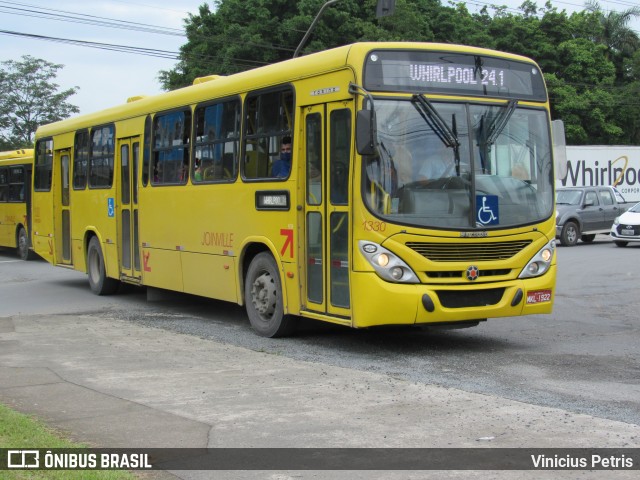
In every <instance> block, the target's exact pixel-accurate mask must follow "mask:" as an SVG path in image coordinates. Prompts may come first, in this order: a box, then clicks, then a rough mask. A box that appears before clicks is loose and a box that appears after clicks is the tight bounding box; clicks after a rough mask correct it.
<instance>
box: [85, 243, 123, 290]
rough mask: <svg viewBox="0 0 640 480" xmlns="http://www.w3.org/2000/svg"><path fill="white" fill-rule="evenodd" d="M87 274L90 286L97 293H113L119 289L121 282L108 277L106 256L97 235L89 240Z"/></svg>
mask: <svg viewBox="0 0 640 480" xmlns="http://www.w3.org/2000/svg"><path fill="white" fill-rule="evenodd" d="M87 274H88V276H89V286H90V287H91V291H92V292H93V293H95V294H96V295H111V294H112V293H115V292H116V290H118V285H119V284H120V282H119V281H118V280H115V279H113V278H109V277H107V272H106V269H105V266H104V256H103V255H102V249H101V248H100V241H99V240H98V238H97V237H93V238H92V239H91V240H89V247H88V248H87Z"/></svg>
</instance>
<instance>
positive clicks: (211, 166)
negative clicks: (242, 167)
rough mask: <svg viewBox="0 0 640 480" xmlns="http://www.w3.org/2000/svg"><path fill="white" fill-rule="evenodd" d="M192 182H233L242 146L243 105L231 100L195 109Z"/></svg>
mask: <svg viewBox="0 0 640 480" xmlns="http://www.w3.org/2000/svg"><path fill="white" fill-rule="evenodd" d="M195 116H196V121H195V129H196V135H195V142H194V143H195V144H194V162H193V165H192V167H191V168H192V172H191V181H192V182H193V183H201V182H219V181H225V182H228V181H233V180H234V179H235V178H236V173H237V157H238V147H239V143H240V102H239V100H231V101H227V102H223V103H218V104H215V105H209V106H204V107H199V108H197V109H196V113H195Z"/></svg>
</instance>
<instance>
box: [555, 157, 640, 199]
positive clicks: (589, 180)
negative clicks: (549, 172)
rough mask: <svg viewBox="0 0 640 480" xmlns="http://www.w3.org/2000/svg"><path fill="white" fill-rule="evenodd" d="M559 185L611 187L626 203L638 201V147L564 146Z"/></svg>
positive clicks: (639, 179) (639, 165)
mask: <svg viewBox="0 0 640 480" xmlns="http://www.w3.org/2000/svg"><path fill="white" fill-rule="evenodd" d="M566 173H567V174H566V176H565V178H564V179H558V181H557V185H556V186H558V187H560V186H562V187H582V186H601V185H605V186H609V185H611V186H613V187H616V188H617V189H618V190H619V191H620V193H622V195H623V196H624V198H625V200H626V201H627V202H640V147H626V146H600V145H598V146H595V145H585V146H579V147H569V146H568V147H567V170H566Z"/></svg>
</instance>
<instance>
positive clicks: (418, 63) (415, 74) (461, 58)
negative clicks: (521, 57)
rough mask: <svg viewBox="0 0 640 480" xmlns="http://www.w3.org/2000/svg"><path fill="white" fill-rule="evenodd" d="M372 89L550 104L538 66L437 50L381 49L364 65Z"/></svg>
mask: <svg viewBox="0 0 640 480" xmlns="http://www.w3.org/2000/svg"><path fill="white" fill-rule="evenodd" d="M364 87H365V88H366V89H367V90H369V91H385V92H389V91H394V92H395V91H406V92H411V93H425V92H429V93H442V94H457V95H471V96H483V97H502V98H516V99H523V100H538V101H545V100H546V98H547V94H546V90H545V87H544V80H543V78H542V73H541V72H540V70H539V69H538V67H536V66H535V65H534V64H530V63H525V62H519V61H513V60H506V59H502V58H496V57H488V56H481V55H471V54H464V53H450V52H432V51H416V50H412V51H398V50H380V51H374V52H371V53H370V54H369V55H368V57H367V60H366V63H365V73H364Z"/></svg>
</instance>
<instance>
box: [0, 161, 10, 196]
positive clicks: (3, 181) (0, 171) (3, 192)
mask: <svg viewBox="0 0 640 480" xmlns="http://www.w3.org/2000/svg"><path fill="white" fill-rule="evenodd" d="M8 177H9V176H8V175H7V169H6V168H0V202H6V201H7V189H8V188H9V186H8V183H9V178H8Z"/></svg>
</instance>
